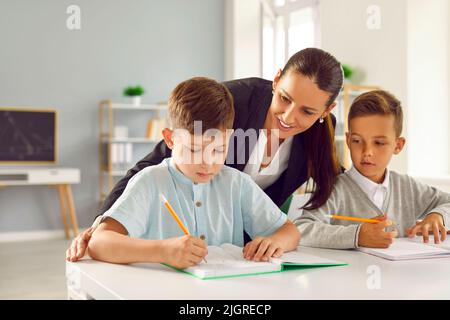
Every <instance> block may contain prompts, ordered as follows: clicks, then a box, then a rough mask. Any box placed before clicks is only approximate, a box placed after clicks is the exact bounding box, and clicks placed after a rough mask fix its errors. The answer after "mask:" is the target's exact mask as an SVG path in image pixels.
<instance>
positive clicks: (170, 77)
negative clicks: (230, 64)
mask: <svg viewBox="0 0 450 320" xmlns="http://www.w3.org/2000/svg"><path fill="white" fill-rule="evenodd" d="M72 4H76V5H78V6H79V7H80V8H81V30H76V31H70V30H68V29H67V27H66V20H67V18H68V17H69V15H68V14H67V13H66V9H67V7H68V6H69V5H72ZM223 11H224V1H223V0H189V1H182V0H164V1H148V0H133V1H131V2H130V1H125V0H115V1H107V0H101V1H100V0H96V1H89V0H76V1H74V0H71V1H67V0H41V1H29V0H3V1H1V2H0V42H1V50H0V105H3V106H39V107H55V108H57V109H58V112H59V164H60V165H61V166H65V167H78V168H80V169H81V175H82V183H81V184H80V185H76V186H74V187H73V192H74V198H75V205H76V210H77V213H78V219H79V224H80V226H81V227H86V226H88V225H90V224H91V223H92V221H93V217H94V216H95V215H96V210H97V206H98V202H97V201H98V145H97V143H98V138H97V135H98V130H97V127H98V120H97V119H98V116H97V115H98V111H97V110H98V102H99V101H100V100H101V99H104V98H111V99H113V100H116V101H117V100H123V99H124V98H123V97H122V95H121V94H122V90H123V88H124V87H125V86H127V85H131V84H137V83H139V84H142V85H143V86H144V87H145V88H146V89H147V94H146V95H145V96H144V98H143V100H144V102H148V103H151V102H158V101H165V100H167V97H168V94H169V92H170V90H171V89H173V87H174V86H175V85H176V83H178V82H180V81H182V80H184V79H186V78H188V77H191V76H194V75H205V76H209V77H213V78H215V79H217V80H223V79H224V21H223V20H224V19H223ZM142 131H143V132H144V128H143V129H142ZM56 229H62V223H61V218H60V215H59V204H58V197H57V193H56V190H54V189H49V188H46V187H20V188H19V187H14V188H12V187H11V188H4V189H0V232H12V231H30V230H56Z"/></svg>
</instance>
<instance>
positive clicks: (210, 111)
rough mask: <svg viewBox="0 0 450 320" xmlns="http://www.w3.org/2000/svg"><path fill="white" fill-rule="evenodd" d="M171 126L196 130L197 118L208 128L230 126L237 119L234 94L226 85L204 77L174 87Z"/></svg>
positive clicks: (171, 96) (170, 117)
mask: <svg viewBox="0 0 450 320" xmlns="http://www.w3.org/2000/svg"><path fill="white" fill-rule="evenodd" d="M168 104H169V120H170V124H171V125H172V129H186V130H188V131H189V132H190V133H191V134H193V133H194V121H201V122H202V133H204V132H205V131H206V130H208V129H230V128H232V126H233V120H234V104H233V96H232V95H231V93H230V91H229V90H228V89H227V87H225V86H224V85H223V84H221V83H219V82H217V81H215V80H213V79H209V78H205V77H194V78H191V79H188V80H186V81H183V82H181V83H180V84H179V85H177V86H176V87H175V89H174V90H173V91H172V93H171V94H170V98H169V103H168Z"/></svg>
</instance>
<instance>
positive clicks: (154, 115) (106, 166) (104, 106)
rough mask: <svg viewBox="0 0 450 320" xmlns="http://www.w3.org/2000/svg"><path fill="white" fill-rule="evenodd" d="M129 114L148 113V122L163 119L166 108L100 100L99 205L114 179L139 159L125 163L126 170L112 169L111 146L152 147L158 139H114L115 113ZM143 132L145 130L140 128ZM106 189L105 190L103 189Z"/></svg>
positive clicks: (116, 117) (156, 105) (123, 173)
mask: <svg viewBox="0 0 450 320" xmlns="http://www.w3.org/2000/svg"><path fill="white" fill-rule="evenodd" d="M118 112H125V113H127V114H129V113H130V112H133V113H137V114H138V115H139V116H140V117H142V113H145V112H147V113H148V120H151V119H161V118H165V113H166V112H167V106H166V105H162V104H153V105H152V104H142V105H140V106H135V105H132V104H125V103H113V102H111V101H110V100H102V101H100V103H99V189H100V203H101V202H103V200H104V199H105V197H106V196H107V195H108V193H109V192H110V191H111V189H112V188H113V186H114V178H118V177H123V176H124V175H125V174H126V173H127V170H128V169H129V168H131V166H132V165H133V164H134V163H135V162H136V161H137V160H139V159H133V160H132V161H131V163H125V166H126V168H125V167H124V168H120V169H118V168H114V166H113V161H112V160H113V159H112V158H113V157H112V148H113V144H140V145H142V144H149V145H150V147H152V146H151V145H154V144H156V143H158V142H159V139H149V138H146V137H144V135H143V136H135V137H127V138H122V137H120V138H117V137H114V134H113V130H114V124H115V120H117V119H119V120H120V118H119V116H118V115H117V114H116V115H115V113H118ZM142 132H145V128H142ZM105 188H106V189H105Z"/></svg>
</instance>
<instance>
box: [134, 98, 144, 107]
mask: <svg viewBox="0 0 450 320" xmlns="http://www.w3.org/2000/svg"><path fill="white" fill-rule="evenodd" d="M141 98H142V97H141V96H134V97H131V99H132V101H133V105H134V106H136V107H139V106H140V105H141V100H142V99H141Z"/></svg>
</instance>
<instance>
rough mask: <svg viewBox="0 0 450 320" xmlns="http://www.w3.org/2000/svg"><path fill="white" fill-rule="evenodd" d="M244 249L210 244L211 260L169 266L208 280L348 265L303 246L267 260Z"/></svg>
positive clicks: (209, 253) (227, 244) (209, 255)
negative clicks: (250, 257)
mask: <svg viewBox="0 0 450 320" xmlns="http://www.w3.org/2000/svg"><path fill="white" fill-rule="evenodd" d="M242 250H243V248H241V247H238V246H235V245H233V244H230V243H225V244H222V245H220V246H208V255H207V256H206V261H207V262H205V261H202V262H201V263H199V264H198V265H195V266H193V267H189V268H186V269H177V268H174V267H172V266H170V265H167V266H168V267H171V268H173V269H175V270H178V271H181V272H184V273H187V274H190V275H192V276H194V277H197V278H200V279H203V280H206V279H218V278H229V277H239V276H249V275H258V274H266V273H275V272H283V271H286V270H290V269H302V268H314V267H331V266H344V265H347V263H345V262H341V261H335V260H330V259H326V258H322V257H318V256H315V255H310V254H306V253H303V252H302V251H301V248H297V250H296V251H291V252H286V253H285V254H283V255H282V256H281V257H280V258H270V259H269V261H267V262H256V261H249V260H245V259H244V257H243V254H242Z"/></svg>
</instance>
